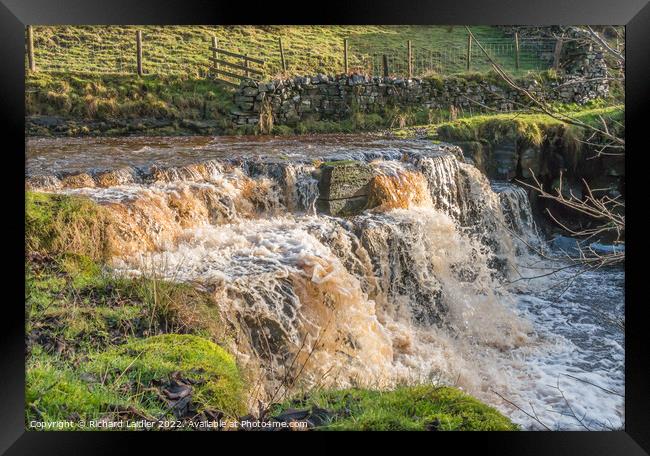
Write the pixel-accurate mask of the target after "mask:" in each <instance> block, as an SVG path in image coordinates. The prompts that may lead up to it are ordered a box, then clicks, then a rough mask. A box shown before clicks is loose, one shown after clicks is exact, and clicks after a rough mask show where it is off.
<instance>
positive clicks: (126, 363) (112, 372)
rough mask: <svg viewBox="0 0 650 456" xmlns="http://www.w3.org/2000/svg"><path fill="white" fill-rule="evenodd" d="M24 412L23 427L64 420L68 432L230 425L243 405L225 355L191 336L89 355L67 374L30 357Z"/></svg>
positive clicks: (51, 361)
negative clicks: (204, 419)
mask: <svg viewBox="0 0 650 456" xmlns="http://www.w3.org/2000/svg"><path fill="white" fill-rule="evenodd" d="M26 409H27V412H26V421H27V425H28V426H30V422H31V421H32V420H36V421H41V422H56V421H63V420H69V421H71V422H73V423H74V424H73V426H72V427H70V428H68V429H80V428H82V427H80V425H79V423H80V422H82V421H85V422H86V423H88V422H89V421H90V420H95V421H97V420H106V421H119V420H121V419H125V418H127V419H142V420H147V421H150V422H155V421H156V420H168V419H192V417H194V416H197V415H200V414H203V413H210V414H211V415H210V416H211V417H214V416H218V415H221V416H223V417H229V418H233V417H236V416H239V415H241V414H242V413H243V412H244V411H245V402H244V388H243V381H242V379H241V376H240V373H239V370H238V368H237V365H236V364H235V360H234V358H233V356H232V355H230V354H229V353H227V352H226V351H225V350H224V349H223V348H221V347H219V346H218V345H216V344H214V343H212V342H210V341H209V340H207V339H203V338H201V337H198V336H192V335H181V334H167V335H161V336H154V337H149V338H145V339H133V340H132V341H130V342H129V343H127V344H124V345H121V346H119V347H115V348H112V349H109V350H107V351H105V352H96V353H90V354H88V357H87V359H86V360H85V361H84V362H83V363H79V364H78V365H77V366H74V367H73V366H71V365H70V364H69V363H67V362H65V361H64V360H62V359H61V358H60V357H57V356H52V355H48V354H46V353H45V352H43V351H40V350H39V351H35V352H34V353H33V354H32V356H31V357H30V358H29V360H28V363H27V377H26ZM83 428H84V429H89V428H88V427H83Z"/></svg>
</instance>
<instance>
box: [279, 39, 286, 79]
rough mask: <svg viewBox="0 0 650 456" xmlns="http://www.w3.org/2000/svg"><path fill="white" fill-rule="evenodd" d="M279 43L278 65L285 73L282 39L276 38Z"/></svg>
mask: <svg viewBox="0 0 650 456" xmlns="http://www.w3.org/2000/svg"><path fill="white" fill-rule="evenodd" d="M278 41H279V42H280V63H281V64H282V71H284V72H286V71H287V62H286V60H284V47H283V46H282V37H280V38H278Z"/></svg>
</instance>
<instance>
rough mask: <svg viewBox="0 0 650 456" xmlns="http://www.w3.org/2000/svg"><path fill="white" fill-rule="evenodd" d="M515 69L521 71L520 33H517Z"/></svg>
mask: <svg viewBox="0 0 650 456" xmlns="http://www.w3.org/2000/svg"><path fill="white" fill-rule="evenodd" d="M515 69H516V70H519V32H515Z"/></svg>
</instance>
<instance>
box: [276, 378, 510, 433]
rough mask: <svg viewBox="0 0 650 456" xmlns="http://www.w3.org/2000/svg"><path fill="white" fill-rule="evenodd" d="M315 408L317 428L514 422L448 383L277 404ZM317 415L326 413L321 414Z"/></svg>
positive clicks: (479, 426)
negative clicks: (440, 385) (445, 384)
mask: <svg viewBox="0 0 650 456" xmlns="http://www.w3.org/2000/svg"><path fill="white" fill-rule="evenodd" d="M293 408H306V409H308V410H310V411H312V412H313V413H319V412H320V415H321V417H320V419H319V425H318V426H316V427H315V428H316V429H322V430H346V431H388V430H399V431H424V430H438V431H505V430H517V429H518V426H516V425H515V424H513V423H512V422H511V421H510V420H509V419H508V418H506V417H505V416H503V415H502V414H501V413H499V412H498V411H497V410H496V409H494V408H492V407H490V406H488V405H485V404H483V403H482V402H480V401H478V400H477V399H475V398H473V397H471V396H469V395H467V394H465V393H463V392H462V391H460V390H458V389H456V388H451V387H438V386H432V385H420V386H413V387H399V388H397V389H395V390H392V391H374V390H364V389H346V390H334V391H322V392H317V393H314V394H312V395H311V396H309V397H307V398H301V399H298V400H292V401H288V402H286V403H284V404H281V405H279V406H276V407H275V409H274V415H275V416H280V415H282V413H283V412H285V411H286V410H288V409H293ZM322 416H327V417H328V418H326V419H324V420H323V418H322Z"/></svg>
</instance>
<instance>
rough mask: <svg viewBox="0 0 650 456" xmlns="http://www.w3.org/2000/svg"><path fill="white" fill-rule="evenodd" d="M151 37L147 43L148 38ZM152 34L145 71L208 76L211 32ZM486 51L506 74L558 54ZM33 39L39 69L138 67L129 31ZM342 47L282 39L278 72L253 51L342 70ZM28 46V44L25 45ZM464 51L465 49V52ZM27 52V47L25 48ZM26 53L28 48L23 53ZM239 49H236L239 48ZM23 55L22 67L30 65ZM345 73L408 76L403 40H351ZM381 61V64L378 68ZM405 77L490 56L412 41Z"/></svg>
mask: <svg viewBox="0 0 650 456" xmlns="http://www.w3.org/2000/svg"><path fill="white" fill-rule="evenodd" d="M149 40H151V41H149ZM155 40H156V37H155V36H152V37H149V36H145V38H144V45H143V46H142V61H143V73H144V74H158V75H185V76H190V77H207V76H209V75H210V74H211V72H210V66H211V60H210V59H211V57H212V51H211V50H210V46H211V37H210V36H205V37H196V36H191V37H183V36H179V37H178V39H172V40H167V41H165V42H164V43H159V42H155V45H152V44H150V43H151V42H152V41H155ZM480 43H481V45H482V47H483V48H484V49H485V50H486V51H487V53H488V54H489V55H490V56H491V57H492V58H493V59H494V60H495V61H496V62H498V63H499V64H500V65H502V66H503V67H504V68H505V69H507V70H508V71H510V72H511V73H514V74H517V73H525V72H530V71H542V70H546V69H548V68H551V67H552V66H553V65H554V60H555V59H556V58H557V56H556V54H557V48H556V44H557V43H556V40H555V39H552V38H548V39H547V38H535V39H532V38H524V39H515V38H514V37H513V38H509V37H504V38H498V39H496V38H491V39H482V40H480ZM42 44H43V43H42V42H41V43H39V41H38V40H37V41H36V43H35V44H34V45H33V48H34V51H33V53H34V54H33V55H35V60H36V68H37V69H38V71H43V72H71V73H75V72H78V73H88V72H90V73H110V74H134V73H137V68H138V65H137V52H136V40H135V34H133V36H132V37H131V36H129V37H124V38H123V39H120V40H114V39H106V38H102V37H101V36H98V37H93V39H92V40H89V39H83V37H71V36H66V37H63V38H59V37H57V36H50V37H47V45H42ZM336 46H340V48H341V52H337V53H330V54H327V55H318V54H314V53H311V52H309V51H308V50H305V49H292V47H291V43H285V45H284V54H285V62H286V71H283V68H282V65H281V59H280V51H279V49H278V50H277V52H273V51H268V49H267V50H266V52H260V53H259V55H255V54H251V56H252V57H256V58H261V59H263V60H265V62H266V65H265V67H264V75H263V78H269V77H274V76H277V75H278V74H281V73H284V74H301V75H304V74H311V73H314V72H321V73H327V74H338V73H342V72H343V71H344V69H345V61H344V60H345V58H344V51H343V44H342V43H340V44H339V43H337V44H336ZM219 47H220V48H224V49H235V50H240V49H241V42H236V41H235V40H233V42H229V41H228V40H220V42H219ZM28 48H29V46H28ZM468 51H469V52H468ZM28 52H29V51H28ZM28 52H27V53H28ZM240 52H241V51H240ZM27 53H26V59H25V61H26V65H27V67H28V68H29V63H28V60H29V59H28V56H27ZM347 63H348V65H347V69H348V72H358V73H364V74H369V75H373V76H381V75H383V74H385V72H387V73H388V75H390V76H395V77H408V76H409V58H408V48H407V44H406V43H404V44H403V45H400V46H393V47H392V48H388V49H386V48H383V49H373V48H369V47H368V45H367V43H361V42H354V41H351V42H350V44H349V47H348V52H347ZM385 67H387V68H385ZM410 68H411V73H410V75H411V76H412V77H421V76H426V75H431V74H439V75H450V74H458V73H465V72H485V71H489V70H490V69H491V64H490V62H489V60H488V59H487V58H486V56H485V55H484V53H483V51H482V50H481V49H480V48H479V46H477V44H476V43H475V42H474V43H470V40H468V42H467V43H464V44H461V43H459V42H458V41H456V42H438V43H432V44H431V45H430V46H428V47H413V48H412V49H411V62H410Z"/></svg>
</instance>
